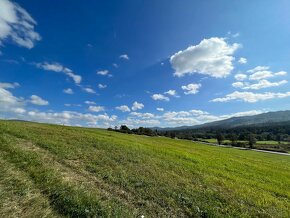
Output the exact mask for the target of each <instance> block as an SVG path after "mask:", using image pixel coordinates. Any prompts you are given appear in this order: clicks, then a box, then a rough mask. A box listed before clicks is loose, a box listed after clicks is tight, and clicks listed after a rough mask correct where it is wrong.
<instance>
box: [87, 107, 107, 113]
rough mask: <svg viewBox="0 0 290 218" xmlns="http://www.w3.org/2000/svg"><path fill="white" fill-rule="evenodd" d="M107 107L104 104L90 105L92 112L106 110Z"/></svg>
mask: <svg viewBox="0 0 290 218" xmlns="http://www.w3.org/2000/svg"><path fill="white" fill-rule="evenodd" d="M104 110H105V108H104V107H103V106H89V111H92V112H96V113H97V112H101V111H104Z"/></svg>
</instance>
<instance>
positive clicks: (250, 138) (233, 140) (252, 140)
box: [216, 133, 257, 148]
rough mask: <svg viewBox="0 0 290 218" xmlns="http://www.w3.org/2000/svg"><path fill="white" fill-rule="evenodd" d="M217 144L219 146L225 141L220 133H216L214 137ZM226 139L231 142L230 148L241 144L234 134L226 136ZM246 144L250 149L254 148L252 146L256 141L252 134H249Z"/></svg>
mask: <svg viewBox="0 0 290 218" xmlns="http://www.w3.org/2000/svg"><path fill="white" fill-rule="evenodd" d="M216 139H217V142H218V144H219V145H221V144H222V143H223V141H224V140H225V136H224V135H223V134H222V133H218V134H217V136H216ZM228 139H229V140H230V142H231V145H232V146H240V145H241V143H239V142H238V136H237V134H235V133H232V134H230V135H229V136H228ZM247 142H248V145H249V147H250V148H254V145H255V144H256V142H257V139H256V137H255V135H254V134H252V133H250V134H248V136H247Z"/></svg>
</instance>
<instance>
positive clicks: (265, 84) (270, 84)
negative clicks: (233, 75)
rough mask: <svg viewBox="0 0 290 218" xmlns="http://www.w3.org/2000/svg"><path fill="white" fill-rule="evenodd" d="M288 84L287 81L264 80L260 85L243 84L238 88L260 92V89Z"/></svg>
mask: <svg viewBox="0 0 290 218" xmlns="http://www.w3.org/2000/svg"><path fill="white" fill-rule="evenodd" d="M286 83H288V81H287V80H281V81H278V82H270V81H268V80H265V79H263V80H260V81H259V82H258V83H254V84H249V83H242V85H241V86H239V87H238V88H242V89H254V90H258V89H264V88H270V87H277V86H281V85H284V84H286ZM233 85H234V84H233Z"/></svg>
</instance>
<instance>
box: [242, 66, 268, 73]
mask: <svg viewBox="0 0 290 218" xmlns="http://www.w3.org/2000/svg"><path fill="white" fill-rule="evenodd" d="M269 69H270V67H268V66H257V67H255V68H253V69H250V70H248V71H247V72H248V73H255V72H257V71H265V70H269Z"/></svg>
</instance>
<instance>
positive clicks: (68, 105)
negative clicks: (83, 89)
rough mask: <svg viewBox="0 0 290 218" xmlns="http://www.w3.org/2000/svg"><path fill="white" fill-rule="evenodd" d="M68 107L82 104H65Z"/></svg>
mask: <svg viewBox="0 0 290 218" xmlns="http://www.w3.org/2000/svg"><path fill="white" fill-rule="evenodd" d="M64 106H66V107H81V106H82V105H81V104H64Z"/></svg>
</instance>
